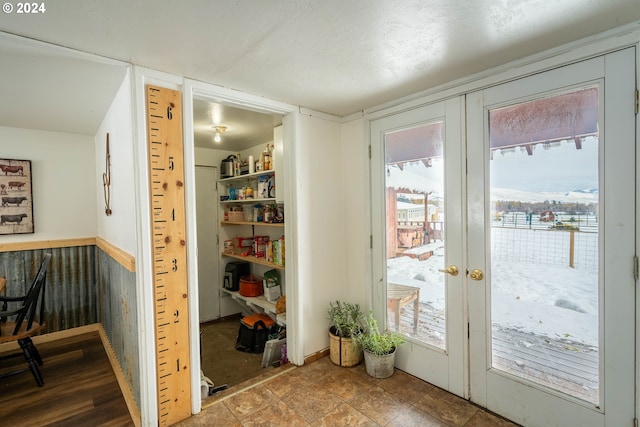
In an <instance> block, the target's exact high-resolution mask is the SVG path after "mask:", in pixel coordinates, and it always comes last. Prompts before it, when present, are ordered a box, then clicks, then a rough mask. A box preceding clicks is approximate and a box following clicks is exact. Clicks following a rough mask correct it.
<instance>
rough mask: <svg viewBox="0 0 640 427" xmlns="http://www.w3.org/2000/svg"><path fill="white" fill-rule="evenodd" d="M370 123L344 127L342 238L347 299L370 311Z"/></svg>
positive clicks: (360, 119)
mask: <svg viewBox="0 0 640 427" xmlns="http://www.w3.org/2000/svg"><path fill="white" fill-rule="evenodd" d="M368 123H369V122H368V121H366V120H364V119H363V118H358V119H356V120H351V121H348V122H345V123H344V124H343V125H342V155H341V159H342V164H341V166H342V180H343V183H344V184H343V187H344V190H345V191H344V192H343V193H342V197H343V200H342V203H341V204H340V206H341V211H342V215H343V219H344V220H343V224H342V227H343V231H342V235H343V236H347V238H345V239H344V246H345V256H346V271H345V275H346V276H345V280H346V283H347V294H346V296H345V299H346V300H347V301H349V302H352V303H358V304H360V306H361V307H362V308H363V310H365V311H366V310H368V309H369V308H371V296H370V295H371V286H370V283H371V248H370V243H369V242H370V240H369V236H370V234H371V194H370V180H369V164H370V162H369V148H368V147H369V132H368V131H367V126H368Z"/></svg>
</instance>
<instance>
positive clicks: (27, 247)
mask: <svg viewBox="0 0 640 427" xmlns="http://www.w3.org/2000/svg"><path fill="white" fill-rule="evenodd" d="M95 244H96V238H95V237H85V238H80V239H60V240H39V241H34V242H13V243H0V252H16V251H31V250H34V249H50V248H69V247H73V246H90V245H95Z"/></svg>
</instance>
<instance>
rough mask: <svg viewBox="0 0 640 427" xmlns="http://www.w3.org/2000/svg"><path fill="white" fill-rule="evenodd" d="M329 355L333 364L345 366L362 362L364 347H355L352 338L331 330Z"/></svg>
mask: <svg viewBox="0 0 640 427" xmlns="http://www.w3.org/2000/svg"><path fill="white" fill-rule="evenodd" d="M329 357H330V359H331V362H333V364H335V365H338V366H343V367H347V368H348V367H350V366H355V365H357V364H359V363H360V362H362V357H363V356H362V349H361V348H360V347H359V346H358V347H354V345H353V340H352V339H351V338H342V337H339V336H337V335H334V334H332V333H331V332H329Z"/></svg>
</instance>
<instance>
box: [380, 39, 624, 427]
mask: <svg viewBox="0 0 640 427" xmlns="http://www.w3.org/2000/svg"><path fill="white" fill-rule="evenodd" d="M635 61H636V60H635V50H634V49H633V48H629V49H624V50H621V51H618V52H613V53H610V54H607V55H604V56H601V57H597V58H593V59H590V60H586V61H583V62H580V63H576V64H572V65H568V66H564V67H561V68H557V69H554V70H551V71H546V72H541V73H539V74H536V75H532V76H530V77H526V78H522V79H519V80H516V81H512V82H509V83H505V84H502V85H498V86H494V87H491V88H488V89H484V90H480V91H477V92H473V93H470V94H468V95H466V96H465V97H460V98H452V99H449V100H446V101H443V102H439V103H434V104H431V105H427V106H423V107H420V108H415V109H411V110H408V111H405V112H401V113H397V114H394V115H390V116H387V117H384V118H381V119H377V120H374V121H372V122H371V144H372V156H371V157H372V207H373V212H372V224H373V230H374V232H373V236H374V240H373V257H374V258H373V284H372V291H373V303H374V311H375V314H376V317H377V318H378V321H379V322H380V324H383V325H385V326H386V328H387V329H390V330H395V331H398V332H400V333H402V334H403V335H404V336H405V337H406V339H407V343H406V344H405V345H403V346H401V348H400V349H399V352H398V355H397V359H396V366H397V367H398V368H400V369H402V370H404V371H407V372H409V373H411V374H413V375H416V376H417V377H419V378H422V379H424V380H426V381H428V382H430V383H432V384H435V385H437V386H439V387H442V388H444V389H446V390H448V391H450V392H452V393H454V394H457V395H459V396H462V397H465V398H469V399H470V400H471V401H473V402H474V403H477V404H478V405H480V406H482V407H486V408H488V409H489V410H491V411H494V412H496V413H498V414H501V415H503V416H505V417H507V418H509V419H511V420H514V421H516V422H518V423H521V424H523V425H526V426H545V427H546V426H563V427H564V426H587V427H589V426H626V425H629V426H631V425H633V419H634V395H635V389H634V379H635V280H634V274H633V271H634V253H635V250H634V247H635V246H634V245H635V235H636V230H635V195H636V189H635V161H636V160H635V159H636V153H635V142H634V141H635V134H634V132H635V130H634V129H635V114H634V106H633V100H634V96H633V94H634V91H635Z"/></svg>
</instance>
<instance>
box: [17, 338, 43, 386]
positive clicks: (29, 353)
mask: <svg viewBox="0 0 640 427" xmlns="http://www.w3.org/2000/svg"><path fill="white" fill-rule="evenodd" d="M18 343H19V344H20V348H22V352H23V354H24V358H25V359H26V360H27V363H28V364H29V370H30V371H31V374H33V378H34V379H35V380H36V383H37V384H38V387H42V386H43V385H44V380H43V379H42V375H41V374H40V369H38V361H37V360H36V358H35V357H34V354H33V349H35V347H34V345H33V343H32V342H31V339H22V340H18ZM37 352H38V350H36V353H37ZM39 357H40V355H38V358H39ZM41 361H42V360H41Z"/></svg>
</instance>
